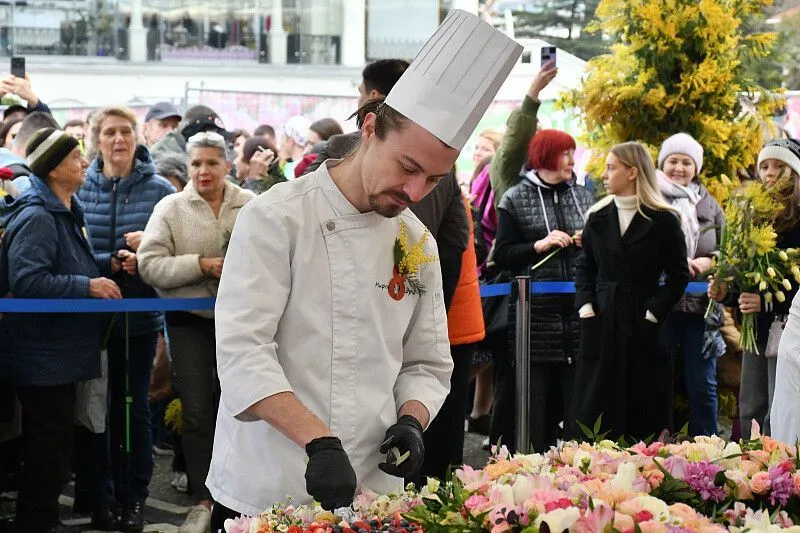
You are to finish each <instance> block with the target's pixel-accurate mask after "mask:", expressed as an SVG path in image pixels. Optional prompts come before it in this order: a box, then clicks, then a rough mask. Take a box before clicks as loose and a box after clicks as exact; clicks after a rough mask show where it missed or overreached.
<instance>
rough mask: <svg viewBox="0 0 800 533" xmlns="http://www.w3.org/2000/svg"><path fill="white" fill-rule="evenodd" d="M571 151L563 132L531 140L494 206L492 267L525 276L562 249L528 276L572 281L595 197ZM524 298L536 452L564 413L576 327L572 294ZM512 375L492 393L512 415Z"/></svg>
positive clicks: (552, 438)
mask: <svg viewBox="0 0 800 533" xmlns="http://www.w3.org/2000/svg"><path fill="white" fill-rule="evenodd" d="M574 152H575V140H574V139H573V138H572V137H571V136H570V135H569V134H567V133H565V132H562V131H558V130H541V131H539V132H538V133H536V135H535V136H534V137H533V139H532V140H531V143H530V146H529V148H528V166H526V167H525V168H523V171H522V175H521V176H520V178H521V181H520V182H519V183H518V184H517V185H515V186H514V187H512V188H511V189H509V190H508V191H507V192H506V193H505V195H503V198H502V200H501V201H500V206H499V208H498V210H497V213H498V225H497V238H496V242H495V255H494V260H495V264H496V265H497V268H498V269H501V270H508V271H511V272H513V273H514V274H525V273H528V272H529V271H530V270H529V269H530V267H531V266H533V265H535V264H536V263H538V262H539V261H541V260H542V259H544V258H545V257H547V255H548V254H550V253H552V252H553V251H554V250H557V249H562V250H561V251H560V252H559V253H558V254H556V255H555V256H554V257H553V258H551V259H550V260H548V261H547V262H546V263H544V264H543V265H542V266H541V267H540V268H538V269H537V270H536V271H534V272H532V273H531V277H532V279H533V280H535V281H573V280H574V279H575V263H576V261H577V258H578V255H579V254H580V231H581V230H582V228H583V225H584V222H585V218H584V217H585V215H586V212H587V211H588V210H589V208H590V207H591V206H592V204H593V203H594V196H593V195H592V193H590V192H589V191H588V190H586V189H585V188H584V187H582V186H581V185H577V184H576V183H575V177H574V174H573V172H572V170H573V166H574ZM530 302H531V303H530V305H531V325H530V329H531V336H530V357H531V363H532V364H531V372H530V375H531V396H532V398H531V421H530V424H531V425H530V427H531V443H532V444H533V447H534V449H535V450H537V451H540V452H541V451H544V450H547V449H548V448H549V447H550V446H554V445H555V444H556V441H557V439H558V437H559V436H560V435H559V431H558V426H559V423H560V422H561V421H565V422H566V421H568V420H569V419H570V416H571V415H570V413H571V409H570V398H571V395H572V381H573V377H574V369H575V367H574V363H575V356H576V355H577V352H578V341H579V338H580V335H579V332H580V328H579V324H578V315H577V313H575V296H574V294H548V295H541V296H532V297H531V300H530ZM509 316H510V317H513V316H514V313H513V312H512V313H510V315H509ZM512 320H513V319H512ZM510 327H513V326H511V325H510ZM505 366H508V365H503V366H501V368H504V367H505ZM513 373H514V370H513V369H507V372H506V373H505V374H507V375H503V376H501V375H500V374H499V373H498V377H497V381H498V389H500V390H505V391H506V393H505V394H503V395H502V397H498V396H496V397H495V402H496V403H495V413H498V412H510V413H512V414H513V412H514V408H513V405H514V404H513V402H514V397H515V396H516V393H515V391H514V388H513V386H512V383H513V381H514V376H513ZM506 382H507V383H506ZM502 384H505V385H506V386H504V387H503V386H501V385H502ZM504 404H505V405H504ZM513 426H514V420H513V418H511V419H510V420H507V423H506V424H505V425H504V427H503V431H502V433H503V437H504V439H503V442H513V440H514V439H513V435H514V429H513ZM493 429H494V428H493ZM492 437H493V438H494V437H495V435H494V432H493V435H492Z"/></svg>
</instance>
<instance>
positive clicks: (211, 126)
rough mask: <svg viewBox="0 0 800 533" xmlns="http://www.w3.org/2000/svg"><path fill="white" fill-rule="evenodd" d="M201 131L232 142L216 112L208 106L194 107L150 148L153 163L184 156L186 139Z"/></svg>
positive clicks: (231, 136)
mask: <svg viewBox="0 0 800 533" xmlns="http://www.w3.org/2000/svg"><path fill="white" fill-rule="evenodd" d="M203 131H214V132H217V133H219V134H220V135H222V136H223V137H225V140H226V141H231V140H233V134H232V133H231V132H229V131H228V130H226V129H225V124H224V123H223V122H222V119H221V118H219V115H218V114H217V112H216V111H214V110H213V109H211V108H210V107H208V106H204V105H195V106H192V107H190V108H189V109H187V110H186V113H184V114H183V120H181V122H180V123H179V124H178V127H177V128H175V129H174V130H172V131H170V132H169V133H167V134H166V135H164V136H163V137H162V138H161V140H160V141H158V142H157V143H155V144H154V145H153V146H151V147H150V155H151V156H152V157H153V161H158V160H159V158H161V157H162V156H164V155H168V154H185V153H186V141H187V139H189V137H191V136H192V135H194V134H196V133H200V132H203Z"/></svg>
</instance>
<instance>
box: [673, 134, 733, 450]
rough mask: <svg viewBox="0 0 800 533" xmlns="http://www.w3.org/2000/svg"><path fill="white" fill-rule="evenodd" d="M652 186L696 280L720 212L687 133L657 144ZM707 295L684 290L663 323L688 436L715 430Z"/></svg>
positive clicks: (706, 264)
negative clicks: (676, 220)
mask: <svg viewBox="0 0 800 533" xmlns="http://www.w3.org/2000/svg"><path fill="white" fill-rule="evenodd" d="M658 166H659V169H660V170H661V171H662V172H659V173H658V184H659V187H660V189H661V194H662V195H663V196H664V198H665V199H666V200H667V201H668V202H669V203H670V204H671V205H672V206H673V207H674V208H676V209H678V210H679V211H680V214H681V226H682V228H683V235H684V242H685V243H686V251H687V263H688V266H689V273H690V275H691V276H692V277H693V278H695V279H698V280H699V279H700V278H701V277H702V276H703V274H704V273H707V272H709V271H710V270H711V267H712V265H713V261H712V257H713V254H714V252H715V251H716V250H717V249H718V247H719V239H720V233H721V231H722V226H723V225H724V224H725V215H724V214H723V212H722V208H721V207H720V206H719V204H718V203H717V201H716V200H715V199H714V197H713V196H711V195H710V194H709V193H708V189H706V188H705V187H704V186H703V185H702V184H701V183H700V180H699V179H698V178H697V176H698V174H699V173H700V170H701V169H702V168H703V147H702V146H701V145H700V143H699V142H697V141H696V140H695V139H694V138H693V137H692V136H691V135H689V134H687V133H677V134H675V135H673V136H671V137H669V138H668V139H667V140H665V141H664V143H663V144H662V145H661V150H660V152H659V154H658ZM707 306H708V297H707V296H705V295H702V296H698V295H693V294H684V295H683V296H682V297H681V299H680V301H679V302H678V305H676V306H675V309H673V311H672V313H670V315H669V318H668V319H667V322H666V325H665V327H666V340H667V348H668V350H669V351H670V352H671V353H672V354H674V353H675V352H676V351H677V349H678V348H679V347H680V348H681V350H682V352H683V379H684V383H685V385H686V392H687V394H688V395H689V410H690V416H689V434H690V435H714V434H716V433H717V358H716V356H715V355H716V354H714V353H706V352H705V351H704V350H703V347H704V342H703V340H704V336H705V333H706V319H705V317H704V315H705V312H706V307H707Z"/></svg>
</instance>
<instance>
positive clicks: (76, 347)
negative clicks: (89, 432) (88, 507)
mask: <svg viewBox="0 0 800 533" xmlns="http://www.w3.org/2000/svg"><path fill="white" fill-rule="evenodd" d="M26 153H27V163H28V167H29V168H30V169H31V171H33V175H32V176H31V177H30V180H31V182H30V188H28V189H27V190H25V191H24V192H23V193H22V194H20V195H19V196H18V197H17V198H16V199H14V200H12V201H6V202H4V203H3V204H2V206H0V225H2V227H3V228H4V233H3V241H2V246H3V247H4V252H6V253H7V257H8V261H7V265H6V267H7V268H4V271H3V272H0V275H2V276H3V278H0V281H2V282H3V283H5V282H6V281H7V288H8V289H9V292H10V293H11V294H13V295H14V297H15V298H52V299H55V298H57V299H63V298H119V297H120V291H119V289H118V288H117V286H116V284H115V283H114V282H113V281H111V280H110V279H107V278H103V277H101V276H100V273H99V271H98V269H97V266H96V265H95V262H94V257H93V255H92V247H91V244H90V243H89V240H88V236H87V233H86V229H85V225H86V224H85V221H84V216H83V210H82V208H81V206H80V204H79V203H78V201H77V199H76V197H75V194H74V193H75V191H77V190H78V188H79V187H80V186H81V185H82V184H83V180H84V174H85V171H86V166H87V165H86V161H85V160H84V158H83V156H82V155H81V151H80V148H79V147H78V141H76V140H75V139H73V138H72V137H71V136H69V135H67V134H66V133H64V132H63V131H59V130H56V129H53V128H45V129H41V130H39V131H37V132H36V133H34V134H33V136H32V137H31V138H30V140H29V141H28V145H27V149H26ZM4 288H6V287H4ZM3 292H5V291H3ZM103 329H104V319H103V316H102V315H97V316H90V315H80V314H58V315H54V314H43V313H10V314H6V315H5V316H3V319H2V320H0V383H2V384H3V385H2V386H6V385H10V386H11V387H12V388H13V389H14V390H15V392H16V394H17V397H18V398H19V401H20V404H21V405H22V420H23V426H22V428H23V429H22V438H23V442H24V457H23V463H24V467H23V472H22V482H21V486H20V488H19V494H18V497H17V510H16V531H18V532H20V533H28V532H31V533H34V532H35V533H41V532H45V531H57V532H63V531H71V529H70V528H68V527H67V526H64V525H62V524H61V523H60V522H59V519H58V513H59V505H58V497H59V495H60V493H61V489H62V487H63V485H64V483H66V482H67V480H68V478H69V473H70V460H71V456H72V446H73V436H74V427H75V426H74V424H75V422H74V420H75V384H76V383H77V382H78V381H84V380H88V379H94V378H97V377H99V376H100V348H101V344H102V341H103Z"/></svg>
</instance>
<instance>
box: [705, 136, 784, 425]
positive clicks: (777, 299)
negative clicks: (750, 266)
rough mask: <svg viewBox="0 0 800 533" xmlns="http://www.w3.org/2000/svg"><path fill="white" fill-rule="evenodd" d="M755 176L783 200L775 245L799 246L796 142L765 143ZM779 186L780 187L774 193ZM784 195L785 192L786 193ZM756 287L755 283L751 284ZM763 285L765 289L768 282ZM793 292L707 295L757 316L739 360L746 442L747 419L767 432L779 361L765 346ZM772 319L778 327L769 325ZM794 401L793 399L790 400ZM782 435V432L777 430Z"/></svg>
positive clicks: (720, 289) (719, 289) (720, 288)
mask: <svg viewBox="0 0 800 533" xmlns="http://www.w3.org/2000/svg"><path fill="white" fill-rule="evenodd" d="M757 168H758V176H759V178H760V179H761V181H762V182H763V183H764V184H765V185H766V187H767V188H768V189H772V190H773V191H776V190H779V191H780V192H781V196H783V198H784V205H783V207H782V208H781V209H780V211H779V213H778V215H777V217H776V219H775V222H774V228H775V232H776V233H777V241H776V242H775V244H776V246H777V247H778V248H781V249H786V248H798V247H800V144H799V143H798V142H797V141H795V140H792V139H779V140H774V141H770V142H768V143H767V144H766V145H764V148H762V149H761V152H759V154H758V164H757ZM776 187H780V188H781V189H776ZM784 191H785V192H784ZM754 283H758V282H755V281H754ZM762 286H766V283H765V284H764V285H762ZM789 286H790V287H792V288H791V289H788V290H785V291H778V292H776V293H775V295H774V296H773V294H772V293H769V292H766V293H764V295H763V297H762V294H760V293H759V292H756V291H754V290H751V291H745V292H739V291H734V290H731V291H729V290H728V288H727V287H726V285H725V284H712V285H711V286H710V287H709V296H711V297H712V298H714V299H716V300H717V301H720V302H722V303H724V304H725V305H728V306H732V307H734V306H738V308H739V311H740V312H741V313H742V314H746V313H756V314H757V315H756V342H757V346H758V351H757V352H755V351H750V350H745V353H744V356H743V357H742V381H741V386H740V389H739V418H740V420H741V424H742V437H743V438H744V439H749V438H750V426H751V421H752V420H756V421H757V422H758V423H759V424H760V425H761V427H762V429H763V431H764V432H765V433H766V434H769V433H770V430H771V428H770V425H771V424H770V417H769V415H770V409H771V406H772V400H773V392H774V390H775V379H776V366H777V359H776V358H775V357H774V356H773V357H765V355H773V354H771V353H770V354H767V353H766V345H767V342H768V340H769V338H770V334H771V330H772V335H780V324H782V323H783V322H784V321H785V317H786V315H787V314H788V312H789V307H790V304H791V301H792V298H793V297H794V295H795V293H796V292H797V286H796V285H794V284H789ZM776 319H777V320H778V324H779V326H778V327H777V328H774V327H773V324H774V323H775V321H776ZM792 401H793V402H796V401H797V399H796V398H792ZM778 431H779V432H780V431H781V430H780V429H779V430H778Z"/></svg>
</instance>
